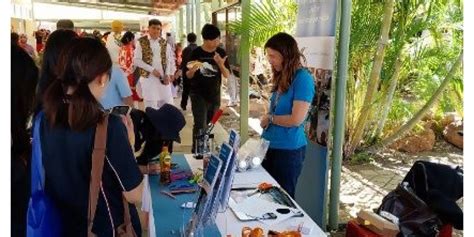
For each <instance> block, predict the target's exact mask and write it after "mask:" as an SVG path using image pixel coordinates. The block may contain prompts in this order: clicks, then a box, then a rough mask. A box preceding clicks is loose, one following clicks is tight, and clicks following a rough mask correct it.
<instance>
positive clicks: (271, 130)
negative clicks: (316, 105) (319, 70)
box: [262, 69, 316, 150]
mask: <svg viewBox="0 0 474 237" xmlns="http://www.w3.org/2000/svg"><path fill="white" fill-rule="evenodd" d="M295 74H296V76H295V78H294V80H293V82H292V83H291V85H290V87H289V88H288V91H286V92H285V93H283V94H281V95H280V96H279V98H278V100H277V99H276V98H277V96H276V94H277V92H273V94H272V97H271V98H270V108H269V111H270V112H271V113H273V114H274V115H289V114H291V112H292V109H293V101H295V100H298V101H305V102H308V103H311V102H312V101H313V96H314V93H315V89H316V88H315V86H314V81H313V76H312V75H311V74H310V72H309V71H308V70H306V69H298V70H297V71H296V73H295ZM276 100H277V101H276ZM272 105H273V106H272ZM272 107H273V108H272ZM273 110H274V111H273ZM262 137H263V138H265V139H266V140H268V141H270V148H274V149H286V150H293V149H298V148H301V147H302V146H305V145H306V144H307V142H306V134H305V133H304V122H303V123H301V124H300V125H298V126H295V127H282V126H279V125H275V124H270V125H269V126H268V127H267V129H265V130H264V131H263V133H262Z"/></svg>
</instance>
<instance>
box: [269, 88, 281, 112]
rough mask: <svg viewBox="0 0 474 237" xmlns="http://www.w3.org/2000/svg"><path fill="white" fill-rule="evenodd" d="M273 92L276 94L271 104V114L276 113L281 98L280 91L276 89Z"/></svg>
mask: <svg viewBox="0 0 474 237" xmlns="http://www.w3.org/2000/svg"><path fill="white" fill-rule="evenodd" d="M273 94H274V95H275V96H274V97H273V98H274V100H272V102H271V104H270V114H273V115H274V114H275V112H276V107H277V105H278V102H279V100H280V96H281V95H280V93H279V92H278V91H275V92H273Z"/></svg>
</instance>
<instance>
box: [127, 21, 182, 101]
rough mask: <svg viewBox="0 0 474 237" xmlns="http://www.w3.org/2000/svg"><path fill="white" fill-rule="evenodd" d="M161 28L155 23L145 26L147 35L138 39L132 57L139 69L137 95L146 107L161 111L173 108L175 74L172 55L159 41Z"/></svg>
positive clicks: (163, 42) (168, 46)
mask: <svg viewBox="0 0 474 237" xmlns="http://www.w3.org/2000/svg"><path fill="white" fill-rule="evenodd" d="M161 27H162V24H161V22H160V21H159V20H157V19H151V20H150V21H149V22H148V35H145V36H143V37H141V38H139V39H138V42H137V44H136V48H135V53H134V65H135V66H136V67H138V68H139V71H140V80H139V85H137V93H138V94H139V95H140V96H141V97H142V98H143V101H144V103H145V107H151V108H154V109H158V108H160V107H161V106H162V105H163V104H165V103H167V104H172V105H173V104H174V103H173V95H172V92H171V86H172V80H173V74H174V72H175V71H176V65H175V61H174V53H173V51H172V48H171V46H170V45H169V44H167V42H166V40H165V39H163V38H162V37H161Z"/></svg>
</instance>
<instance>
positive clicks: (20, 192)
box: [10, 33, 39, 237]
mask: <svg viewBox="0 0 474 237" xmlns="http://www.w3.org/2000/svg"><path fill="white" fill-rule="evenodd" d="M12 34H13V33H12ZM11 73H12V74H11V78H10V79H11V92H12V94H11V107H10V108H11V117H10V118H11V120H10V121H11V132H10V133H11V167H10V168H11V210H10V211H11V233H12V234H11V236H18V237H21V236H26V211H27V209H28V198H29V197H30V179H31V177H30V170H31V164H30V163H31V142H30V137H31V134H30V133H29V131H28V127H29V125H28V124H29V120H30V118H31V116H32V115H33V108H34V98H35V97H34V95H35V89H36V83H37V81H38V73H39V72H38V68H37V67H36V65H35V62H34V61H33V59H32V58H31V57H30V56H29V55H28V54H27V53H26V52H25V51H24V50H23V49H22V48H21V47H20V46H18V45H17V44H12V45H11Z"/></svg>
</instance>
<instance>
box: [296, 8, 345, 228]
mask: <svg viewBox="0 0 474 237" xmlns="http://www.w3.org/2000/svg"><path fill="white" fill-rule="evenodd" d="M297 3H298V16H297V22H296V34H295V38H296V41H297V42H298V46H299V47H300V50H301V52H302V53H303V55H304V56H305V58H306V66H307V67H308V68H309V70H310V71H311V73H312V74H313V76H314V80H315V82H314V85H315V87H316V94H315V97H314V99H313V102H312V104H311V110H310V116H309V121H308V123H307V124H306V126H305V132H306V133H307V135H308V140H309V141H308V145H307V147H306V156H305V161H304V164H303V170H302V171H301V176H300V178H299V179H298V184H297V187H296V201H297V202H298V203H299V204H300V206H301V207H303V209H304V210H305V211H306V212H307V213H308V214H309V215H310V216H311V217H312V218H313V220H314V221H315V222H316V223H317V224H318V225H319V226H320V227H321V228H322V229H323V230H325V227H326V209H327V208H326V207H327V205H326V200H327V193H328V192H327V191H328V190H327V186H328V185H327V184H328V168H329V166H328V164H329V162H328V158H327V143H328V141H327V140H328V133H329V114H330V113H329V109H330V98H331V79H332V74H333V69H334V57H335V50H336V49H335V45H336V37H335V34H336V12H337V0H297Z"/></svg>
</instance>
